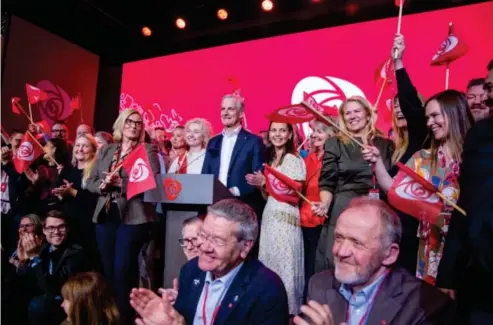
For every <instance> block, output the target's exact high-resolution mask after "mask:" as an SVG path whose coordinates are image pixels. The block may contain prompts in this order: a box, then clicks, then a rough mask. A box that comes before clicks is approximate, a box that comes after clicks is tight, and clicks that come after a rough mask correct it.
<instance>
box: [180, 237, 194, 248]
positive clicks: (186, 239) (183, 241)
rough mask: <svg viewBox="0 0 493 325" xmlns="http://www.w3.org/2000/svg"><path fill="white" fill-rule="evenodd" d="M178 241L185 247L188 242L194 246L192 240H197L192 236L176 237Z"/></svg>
mask: <svg viewBox="0 0 493 325" xmlns="http://www.w3.org/2000/svg"><path fill="white" fill-rule="evenodd" d="M178 242H179V243H180V246H181V247H187V246H188V244H192V246H194V247H195V245H194V242H195V243H196V242H197V237H192V238H190V239H189V238H180V239H178Z"/></svg>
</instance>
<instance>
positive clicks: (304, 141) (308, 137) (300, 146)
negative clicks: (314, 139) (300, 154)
mask: <svg viewBox="0 0 493 325" xmlns="http://www.w3.org/2000/svg"><path fill="white" fill-rule="evenodd" d="M308 139H310V136H307V137H306V138H305V140H303V142H302V143H301V144H300V145H299V146H298V150H297V151H300V150H301V149H303V146H304V145H305V143H306V142H307V141H308Z"/></svg>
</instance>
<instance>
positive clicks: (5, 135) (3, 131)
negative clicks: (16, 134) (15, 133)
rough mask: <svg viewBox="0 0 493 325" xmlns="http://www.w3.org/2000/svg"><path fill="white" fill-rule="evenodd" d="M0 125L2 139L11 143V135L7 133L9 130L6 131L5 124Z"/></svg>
mask: <svg viewBox="0 0 493 325" xmlns="http://www.w3.org/2000/svg"><path fill="white" fill-rule="evenodd" d="M0 127H1V128H2V139H3V141H5V144H6V145H7V144H9V143H10V140H9V138H10V136H9V134H8V133H7V131H5V130H4V129H3V126H0Z"/></svg>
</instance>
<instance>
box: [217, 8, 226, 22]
mask: <svg viewBox="0 0 493 325" xmlns="http://www.w3.org/2000/svg"><path fill="white" fill-rule="evenodd" d="M217 18H219V19H221V20H226V19H228V12H227V11H226V9H219V10H218V11H217Z"/></svg>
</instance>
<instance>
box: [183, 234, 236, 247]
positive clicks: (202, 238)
mask: <svg viewBox="0 0 493 325" xmlns="http://www.w3.org/2000/svg"><path fill="white" fill-rule="evenodd" d="M193 239H195V240H194V241H193V240H192V244H193V245H194V246H200V245H202V244H203V243H205V242H209V244H211V245H212V246H214V247H224V246H227V245H231V244H235V243H236V241H231V242H227V241H225V240H224V239H221V238H218V237H212V236H208V235H206V234H205V233H199V235H198V238H193Z"/></svg>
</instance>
